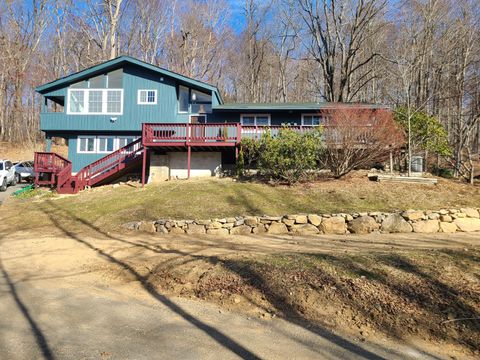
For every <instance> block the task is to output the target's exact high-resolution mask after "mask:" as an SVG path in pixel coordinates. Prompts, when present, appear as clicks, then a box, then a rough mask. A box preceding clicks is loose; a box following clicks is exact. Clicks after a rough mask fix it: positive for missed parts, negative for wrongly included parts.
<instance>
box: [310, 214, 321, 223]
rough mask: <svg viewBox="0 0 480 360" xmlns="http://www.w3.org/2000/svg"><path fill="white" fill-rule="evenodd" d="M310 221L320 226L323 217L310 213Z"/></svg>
mask: <svg viewBox="0 0 480 360" xmlns="http://www.w3.org/2000/svg"><path fill="white" fill-rule="evenodd" d="M308 222H309V223H310V224H312V225H314V226H319V225H320V224H321V223H322V217H321V216H318V215H316V214H310V215H308Z"/></svg>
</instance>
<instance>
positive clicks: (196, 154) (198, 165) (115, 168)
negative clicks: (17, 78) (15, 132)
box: [35, 56, 365, 193]
mask: <svg viewBox="0 0 480 360" xmlns="http://www.w3.org/2000/svg"><path fill="white" fill-rule="evenodd" d="M36 91H37V92H38V93H40V94H41V96H42V108H41V114H40V129H41V130H42V131H43V132H44V133H45V136H46V139H47V148H46V152H43V153H37V154H36V158H35V166H36V171H37V179H36V181H37V184H49V185H55V186H57V189H58V190H59V192H65V193H74V192H77V191H78V190H79V189H82V188H84V187H85V186H92V185H96V184H99V183H104V182H107V181H111V180H112V179H113V178H114V177H116V176H120V175H122V174H124V173H125V172H127V171H129V170H131V169H132V168H134V167H140V166H141V168H142V173H143V179H142V180H143V182H146V181H147V180H148V181H152V182H154V181H160V180H165V179H170V178H188V177H191V176H212V175H214V174H216V173H218V172H219V171H220V170H221V169H222V167H223V168H225V167H228V166H231V165H233V164H234V163H235V158H236V153H237V151H238V150H237V149H238V146H239V144H240V142H241V139H242V137H252V136H258V135H259V134H261V133H262V132H263V131H264V129H265V128H266V127H269V128H270V129H275V128H276V127H280V126H285V125H290V126H295V127H297V128H299V129H304V130H308V128H312V127H314V126H318V125H320V124H321V123H322V110H324V109H326V108H331V107H332V106H335V105H334V104H333V105H332V104H327V103H323V104H321V103H305V104H299V103H293V104H288V103H286V104H284V103H282V104H239V103H237V104H224V103H223V100H222V97H221V94H220V92H219V91H218V89H217V88H216V87H215V86H212V85H209V84H206V83H204V82H201V81H197V80H194V79H191V78H188V77H185V76H182V75H180V74H176V73H174V72H171V71H168V70H165V69H162V68H159V67H157V66H154V65H151V64H148V63H145V62H142V61H140V60H137V59H134V58H131V57H128V56H121V57H118V58H116V59H113V60H110V61H107V62H104V63H102V64H99V65H96V66H93V67H91V68H89V69H86V70H83V71H80V72H78V73H75V74H72V75H69V76H66V77H64V78H61V79H58V80H55V81H53V82H50V83H48V84H45V85H42V86H40V87H38V88H37V89H36ZM362 106H365V105H362ZM53 137H60V138H64V139H65V140H66V141H67V144H68V159H64V158H62V157H61V156H59V155H56V154H53V153H50V146H51V139H52V138H53ZM147 176H148V179H147Z"/></svg>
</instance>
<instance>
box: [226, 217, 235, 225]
mask: <svg viewBox="0 0 480 360" xmlns="http://www.w3.org/2000/svg"><path fill="white" fill-rule="evenodd" d="M235 221H237V219H235V218H234V217H229V218H227V223H232V224H233V223H234V222H235Z"/></svg>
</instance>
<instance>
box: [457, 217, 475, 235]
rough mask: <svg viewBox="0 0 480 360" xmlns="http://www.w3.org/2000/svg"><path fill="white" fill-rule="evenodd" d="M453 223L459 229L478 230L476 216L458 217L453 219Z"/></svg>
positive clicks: (466, 230) (465, 230)
mask: <svg viewBox="0 0 480 360" xmlns="http://www.w3.org/2000/svg"><path fill="white" fill-rule="evenodd" d="M454 223H455V225H457V226H458V229H459V230H460V231H464V232H472V231H480V219H476V218H459V219H455V221H454Z"/></svg>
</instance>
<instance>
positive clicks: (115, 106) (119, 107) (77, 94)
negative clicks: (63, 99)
mask: <svg viewBox="0 0 480 360" xmlns="http://www.w3.org/2000/svg"><path fill="white" fill-rule="evenodd" d="M67 110H68V111H67V113H68V114H86V115H88V114H97V115H98V114H103V115H121V114H122V111H123V90H122V89H115V90H113V89H68V107H67Z"/></svg>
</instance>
